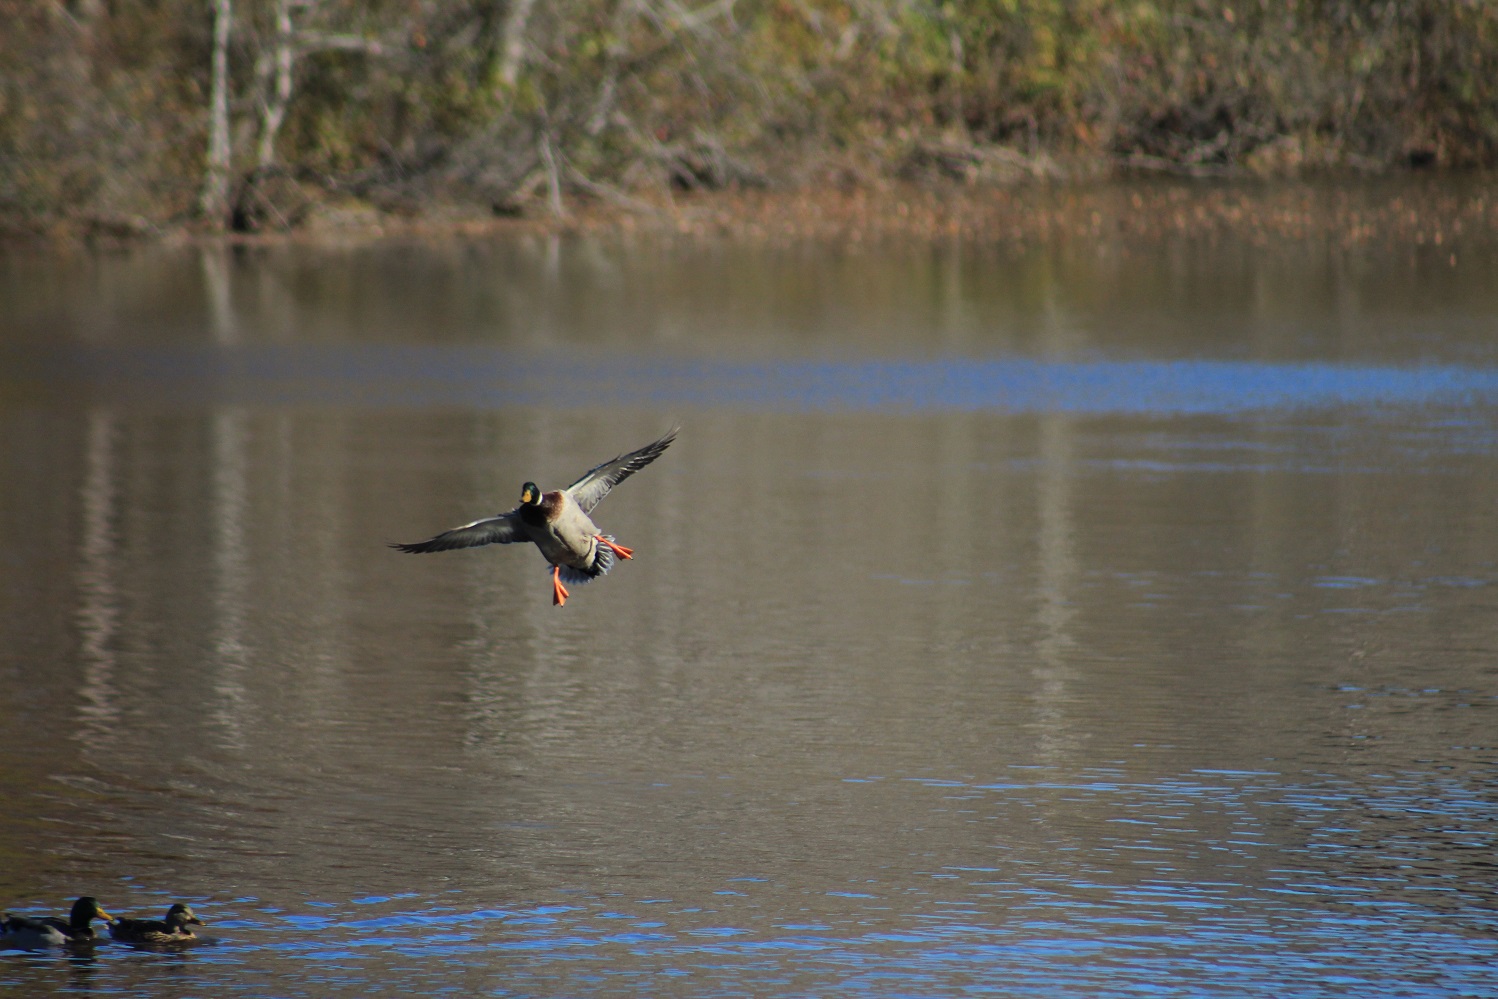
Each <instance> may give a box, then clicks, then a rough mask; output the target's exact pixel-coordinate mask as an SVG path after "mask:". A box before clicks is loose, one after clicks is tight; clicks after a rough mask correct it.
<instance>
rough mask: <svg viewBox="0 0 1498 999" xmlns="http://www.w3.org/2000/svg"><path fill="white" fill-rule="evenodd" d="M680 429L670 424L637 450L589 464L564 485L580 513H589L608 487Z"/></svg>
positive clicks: (649, 458)
mask: <svg viewBox="0 0 1498 999" xmlns="http://www.w3.org/2000/svg"><path fill="white" fill-rule="evenodd" d="M680 429H681V428H680V427H672V428H671V429H670V430H668V431H667V432H666V434H665V436H663V437H661V438H660V439H659V440H655V441H652V442H651V443H649V444H646V445H645V446H644V447H642V448H640V449H639V450H638V451H631V452H629V453H628V454H621V455H620V456H619V457H617V458H611V459H610V460H608V461H606V462H604V463H603V464H601V465H598V466H597V467H595V468H590V469H589V470H588V471H587V472H586V473H585V474H584V475H583V477H582V478H580V479H578V480H577V481H576V482H574V483H572V485H570V486H568V487H567V493H568V495H570V496H571V497H572V499H573V500H574V501H575V502H576V503H577V505H578V506H580V507H582V508H583V513H592V512H593V508H594V507H595V506H597V505H598V504H599V503H600V502H602V500H603V498H604V497H605V496H607V495H608V494H609V490H610V489H613V488H614V487H615V486H617V485H618V484H619V483H621V482H623V481H624V480H625V479H627V478H629V477H630V476H631V475H633V474H635V473H636V472H638V471H639V470H640V469H642V468H644V467H645V466H646V465H648V464H650V463H651V462H652V461H654V460H655V459H657V458H659V457H660V456H661V455H662V454H664V453H665V451H666V448H668V447H670V446H671V442H672V441H674V440H675V439H676V434H677V431H679V430H680Z"/></svg>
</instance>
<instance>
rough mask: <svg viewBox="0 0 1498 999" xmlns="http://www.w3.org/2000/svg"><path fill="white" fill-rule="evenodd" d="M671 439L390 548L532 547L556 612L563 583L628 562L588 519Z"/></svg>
mask: <svg viewBox="0 0 1498 999" xmlns="http://www.w3.org/2000/svg"><path fill="white" fill-rule="evenodd" d="M675 439H676V430H675V429H673V430H671V431H669V432H667V434H666V435H665V436H664V437H662V438H660V439H659V440H657V441H653V442H651V443H649V444H646V445H645V446H644V447H642V448H640V449H639V450H638V451H631V452H629V453H628V454H621V455H620V456H619V457H617V458H613V459H611V460H609V461H606V462H604V463H603V464H601V465H599V466H597V467H596V468H592V469H589V470H588V471H587V472H586V473H585V474H584V475H583V477H582V478H580V479H578V480H577V481H576V482H574V483H572V485H570V486H568V487H567V488H566V489H560V490H557V491H555V492H549V493H543V492H542V491H541V490H540V488H539V487H537V485H536V484H535V483H534V482H527V483H526V484H525V485H523V486H521V487H520V505H519V506H517V507H516V508H515V509H513V510H511V511H510V512H509V513H501V514H499V515H498V516H494V517H486V518H484V519H483V520H475V521H474V522H473V523H471V524H464V525H463V526H462V527H455V528H453V529H452V530H450V531H443V532H442V533H441V534H439V535H437V536H436V537H433V538H428V539H427V540H425V541H417V542H414V543H412V544H392V545H391V546H390V547H391V548H396V549H399V550H400V551H403V552H412V553H418V554H420V553H426V552H445V551H449V550H451V549H453V548H476V547H478V546H479V545H496V544H497V545H508V544H511V543H512V542H516V541H530V542H533V543H534V544H535V546H536V547H537V548H539V549H541V554H542V555H544V556H546V561H548V562H550V563H551V602H552V603H553V604H555V605H556V606H558V607H560V606H562V605H563V604H565V603H566V602H567V598H568V597H569V596H571V594H570V593H569V592H568V590H567V587H566V585H565V584H567V583H572V584H581V583H586V582H587V581H588V580H590V579H597V578H598V577H599V576H602V575H603V574H604V573H606V572H608V571H609V569H611V568H612V567H613V565H614V558H615V556H618V557H619V558H634V549H633V548H625V547H624V546H623V545H620V544H616V543H615V541H614V539H613V537H612V536H610V535H607V534H604V533H603V532H601V531H600V530H599V529H598V525H597V524H595V523H593V520H592V518H591V517H590V516H589V514H591V513H592V512H593V508H594V507H596V506H597V505H598V504H599V503H600V502H601V501H602V500H603V498H604V497H605V496H607V495H608V494H609V490H611V489H613V488H614V487H615V486H617V485H618V484H619V483H621V482H623V481H624V480H625V479H627V478H629V477H630V476H631V475H633V474H634V473H635V472H638V471H639V470H640V469H642V468H644V467H645V466H646V465H648V464H650V463H651V462H652V461H654V460H655V459H657V458H659V457H660V456H661V455H662V454H663V453H664V452H665V450H666V448H668V447H670V446H671V442H672V441H673V440H675Z"/></svg>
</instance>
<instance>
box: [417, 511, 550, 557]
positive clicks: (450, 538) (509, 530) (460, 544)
mask: <svg viewBox="0 0 1498 999" xmlns="http://www.w3.org/2000/svg"><path fill="white" fill-rule="evenodd" d="M529 540H530V539H529V538H528V537H526V534H525V532H524V531H523V530H522V529H521V526H520V517H519V515H518V514H516V512H515V511H514V510H511V511H510V512H509V513H502V514H500V515H499V516H497V517H485V518H484V519H483V520H475V521H474V522H473V523H471V524H464V525H463V526H462V527H454V528H453V529H452V530H450V531H443V532H442V533H441V534H439V535H437V536H436V537H432V538H427V539H426V540H425V541H415V542H412V543H411V544H399V543H396V544H392V545H391V546H390V547H391V548H395V549H398V550H400V551H403V552H411V553H412V554H415V555H421V554H425V553H427V552H445V551H451V550H452V549H454V548H477V547H478V546H479V545H508V544H510V543H511V542H514V541H529Z"/></svg>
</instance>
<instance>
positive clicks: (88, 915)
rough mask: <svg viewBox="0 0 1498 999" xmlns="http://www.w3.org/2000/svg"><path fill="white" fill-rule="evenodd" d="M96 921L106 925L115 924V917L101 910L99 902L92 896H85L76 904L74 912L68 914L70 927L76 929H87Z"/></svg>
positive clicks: (74, 904)
mask: <svg viewBox="0 0 1498 999" xmlns="http://www.w3.org/2000/svg"><path fill="white" fill-rule="evenodd" d="M95 919H102V920H104V921H105V922H106V923H112V922H114V917H113V916H111V915H110V914H109V913H107V912H105V911H104V910H103V909H102V908H100V906H99V900H98V899H96V898H94V897H93V896H92V895H85V896H83V897H82V898H80V899H79V900H78V901H76V902H74V903H73V910H72V911H71V912H70V913H68V925H70V926H73V927H74V928H86V927H87V926H88V924H89V923H90V922H91V921H93V920H95Z"/></svg>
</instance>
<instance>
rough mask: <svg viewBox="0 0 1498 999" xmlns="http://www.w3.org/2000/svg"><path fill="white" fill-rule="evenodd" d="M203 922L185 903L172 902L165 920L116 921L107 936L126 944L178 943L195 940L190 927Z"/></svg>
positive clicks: (110, 925) (195, 937)
mask: <svg viewBox="0 0 1498 999" xmlns="http://www.w3.org/2000/svg"><path fill="white" fill-rule="evenodd" d="M202 925H203V921H202V920H201V919H199V918H198V917H197V916H196V915H195V914H194V913H193V911H192V907H191V906H189V905H188V904H187V903H186V902H174V903H173V904H172V907H171V908H170V909H168V910H166V918H165V919H116V920H115V921H114V922H112V923H110V924H109V935H110V936H111V937H113V938H114V939H116V940H123V941H125V942H126V943H179V942H181V941H183V940H196V939H197V936H196V935H195V934H194V933H193V931H192V929H191V928H190V927H192V926H202Z"/></svg>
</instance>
